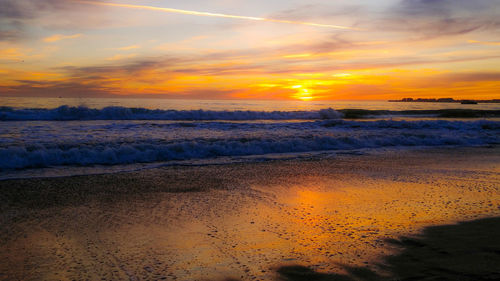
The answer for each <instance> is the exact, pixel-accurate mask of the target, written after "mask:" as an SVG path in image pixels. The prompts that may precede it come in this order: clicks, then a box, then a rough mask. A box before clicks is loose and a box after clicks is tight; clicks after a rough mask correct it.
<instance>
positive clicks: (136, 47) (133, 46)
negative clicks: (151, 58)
mask: <svg viewBox="0 0 500 281" xmlns="http://www.w3.org/2000/svg"><path fill="white" fill-rule="evenodd" d="M140 47H141V46H139V45H130V46H125V47H120V48H116V49H115V50H119V51H129V50H134V49H139V48H140Z"/></svg>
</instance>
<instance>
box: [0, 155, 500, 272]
mask: <svg viewBox="0 0 500 281" xmlns="http://www.w3.org/2000/svg"><path fill="white" fill-rule="evenodd" d="M498 163H500V149H499V148H498V147H489V148H487V147H474V148H453V149H452V148H439V149H425V150H419V151H403V152H401V151H399V152H386V153H380V154H365V155H337V156H335V157H332V158H329V159H323V160H317V159H316V160H315V159H302V160H273V161H270V162H258V163H237V164H228V165H216V166H211V165H210V166H182V167H179V166H169V167H161V168H156V169H148V170H141V171H136V172H125V173H116V174H103V175H88V176H73V177H63V178H38V179H18V180H4V181H0V192H1V199H2V200H1V202H2V203H1V211H2V212H1V214H2V215H1V220H0V222H1V225H2V228H1V229H2V232H1V235H0V241H1V244H0V245H1V249H2V254H1V255H2V260H4V261H5V262H3V263H2V264H0V272H3V275H0V279H35V280H38V279H71V278H74V279H85V278H89V279H95V278H107V279H123V278H126V279H134V278H135V279H144V280H154V279H161V278H165V279H167V280H192V279H197V280H224V279H225V280H229V279H228V278H232V279H236V280H253V279H263V280H269V279H277V278H282V279H283V278H285V280H299V279H296V278H295V277H296V276H297V274H299V273H300V274H306V275H307V274H312V275H309V277H311V278H312V277H314V276H316V277H318V276H320V277H321V276H323V277H324V278H326V277H328V278H333V277H332V276H331V275H332V274H336V275H338V276H344V277H346V276H347V277H346V278H352V277H353V276H355V275H352V272H351V273H350V272H349V270H348V269H349V268H358V269H359V268H361V269H363V270H365V271H364V272H368V271H369V272H372V273H373V274H375V275H373V276H378V277H380V276H382V275H383V274H388V272H384V270H383V268H382V267H381V266H380V265H379V263H380V262H381V261H383V260H384V257H386V256H389V255H396V256H397V255H398V253H400V254H402V253H403V252H401V251H402V250H401V247H402V246H404V247H406V246H408V245H405V244H404V243H403V244H401V243H400V244H398V243H397V242H396V243H390V242H387V241H392V242H394V241H403V240H404V239H403V240H401V239H402V238H401V237H403V236H404V237H407V236H410V237H413V236H415V235H418V234H419V233H421V231H422V230H424V229H426V228H427V227H430V226H437V225H449V224H452V223H456V222H459V221H471V220H477V219H483V218H492V217H498V216H500V191H499V189H500V185H499V183H500V167H499V164H498ZM490 222H491V221H490ZM490 224H491V223H490ZM387 239H389V240H387ZM390 239H392V240H390ZM404 241H406V240H404ZM404 241H403V242H404ZM484 242H485V243H487V242H488V241H484ZM405 243H406V242H405ZM478 243H479V242H478ZM410 244H411V243H410ZM406 248H408V247H406ZM465 250H466V249H465ZM490 250H491V249H490ZM438 257H439V256H436V258H438ZM366 270H368V271H366ZM489 270H492V271H495V270H497V268H494V266H493V268H492V267H491V266H490V268H489ZM391 272H392V273H394V274H397V272H394V271H391V270H389V273H391ZM300 274H299V275H300ZM325 274H326V275H325ZM328 274H330V275H328ZM381 274H382V275H381ZM399 274H401V273H399ZM434 274H436V273H434ZM294 276H295V277H294ZM338 276H337V277H338ZM316 277H314V278H316ZM323 277H322V278H323ZM286 278H288V279H286ZM294 278H295V279H294ZM380 278H381V277H380ZM135 279H134V280H135ZM346 280H349V279H346Z"/></svg>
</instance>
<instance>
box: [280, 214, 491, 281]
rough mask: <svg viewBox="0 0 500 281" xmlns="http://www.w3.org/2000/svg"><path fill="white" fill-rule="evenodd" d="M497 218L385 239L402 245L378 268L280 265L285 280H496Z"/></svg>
mask: <svg viewBox="0 0 500 281" xmlns="http://www.w3.org/2000/svg"><path fill="white" fill-rule="evenodd" d="M499 237H500V218H498V217H497V218H487V219H480V220H475V221H469V222H462V223H459V224H456V225H444V226H433V227H429V228H426V229H425V230H424V231H423V233H422V234H421V235H420V236H418V237H412V238H409V237H402V238H400V239H399V240H387V242H389V243H391V244H394V245H398V246H400V247H401V249H402V251H401V252H400V253H399V254H397V255H395V256H388V257H386V258H385V259H384V260H383V261H381V262H380V263H379V264H377V265H376V266H377V268H379V269H380V272H383V273H382V274H381V273H377V272H374V271H373V270H371V269H368V268H364V267H345V270H346V271H347V272H348V273H347V274H337V273H328V274H327V273H319V272H316V271H314V270H312V269H310V268H308V267H305V266H300V265H296V266H283V267H280V268H279V269H278V270H277V272H278V274H279V276H280V277H281V279H283V280H287V281H303V280H310V281H320V280H321V281H323V280H324V281H327V280H328V281H329V280H336V281H337V280H338V281H344V280H345V281H351V280H500V239H498V238H499Z"/></svg>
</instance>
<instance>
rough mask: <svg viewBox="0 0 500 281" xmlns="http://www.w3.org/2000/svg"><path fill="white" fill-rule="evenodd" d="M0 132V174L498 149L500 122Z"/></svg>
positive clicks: (167, 125)
mask: <svg viewBox="0 0 500 281" xmlns="http://www.w3.org/2000/svg"><path fill="white" fill-rule="evenodd" d="M328 113H329V114H330V113H331V114H335V111H333V112H330V111H329V112H328ZM190 114H193V112H191V113H190ZM222 114H223V113H222ZM308 114H312V113H308ZM317 114H318V115H319V112H317ZM200 115H203V114H200ZM200 115H197V116H200ZM273 116H275V117H276V116H278V114H276V115H273ZM217 118H218V119H220V115H219V116H218V117H217ZM293 118H297V115H295V116H294V117H293ZM96 122H97V123H96ZM3 125H4V126H3V128H0V140H1V142H0V169H23V168H34V167H35V168H36V167H49V166H66V165H76V166H90V165H97V164H102V165H117V164H130V163H151V162H157V161H171V160H190V159H210V158H216V157H221V156H229V157H238V156H250V155H264V154H270V153H285V154H286V153H297V152H314V151H324V150H330V151H335V150H358V149H377V148H386V147H415V146H419V147H421V146H433V147H434V146H449V145H458V146H476V145H489V144H499V143H500V122H498V121H487V120H479V121H446V120H421V121H394V120H377V121H352V120H351V121H349V120H342V119H331V120H318V121H296V122H283V121H275V122H271V123H266V122H258V123H255V122H240V123H235V122H229V121H217V122H213V121H211V122H206V121H205V122H200V121H190V122H171V121H147V122H144V121H123V120H122V121H78V122H47V121H38V122H4V124H3Z"/></svg>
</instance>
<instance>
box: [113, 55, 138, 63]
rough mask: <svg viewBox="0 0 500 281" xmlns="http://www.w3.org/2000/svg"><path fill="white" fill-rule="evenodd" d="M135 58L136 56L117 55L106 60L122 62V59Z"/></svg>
mask: <svg viewBox="0 0 500 281" xmlns="http://www.w3.org/2000/svg"><path fill="white" fill-rule="evenodd" d="M135 56H137V54H128V55H122V54H117V55H114V56H112V57H109V58H107V59H106V60H109V61H113V60H123V59H130V58H133V57H135Z"/></svg>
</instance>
